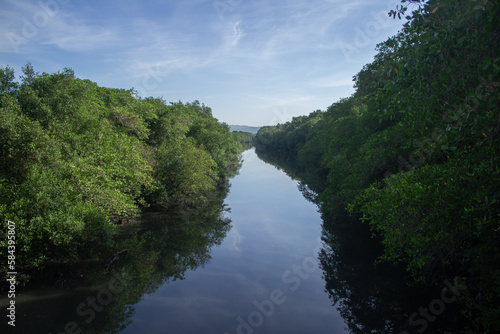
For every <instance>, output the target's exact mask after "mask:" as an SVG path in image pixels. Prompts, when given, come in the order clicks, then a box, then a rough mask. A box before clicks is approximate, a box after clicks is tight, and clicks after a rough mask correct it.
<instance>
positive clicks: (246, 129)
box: [229, 125, 260, 134]
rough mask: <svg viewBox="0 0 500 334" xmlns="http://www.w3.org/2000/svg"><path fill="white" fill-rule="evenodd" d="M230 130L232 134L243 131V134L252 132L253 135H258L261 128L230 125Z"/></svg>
mask: <svg viewBox="0 0 500 334" xmlns="http://www.w3.org/2000/svg"><path fill="white" fill-rule="evenodd" d="M229 128H230V129H231V132H234V131H242V132H250V133H253V134H257V131H259V129H260V126H247V125H229Z"/></svg>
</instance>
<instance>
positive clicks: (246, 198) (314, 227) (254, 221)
mask: <svg viewBox="0 0 500 334" xmlns="http://www.w3.org/2000/svg"><path fill="white" fill-rule="evenodd" d="M243 159H244V162H243V165H242V168H241V170H240V172H239V174H238V175H236V176H235V177H234V178H232V179H231V187H230V191H229V193H228V194H223V196H222V197H221V198H220V199H219V200H214V202H213V203H208V204H207V205H205V207H204V208H203V209H200V210H184V211H182V210H181V211H177V212H175V211H174V212H170V213H169V214H165V213H162V212H154V211H151V212H147V213H145V214H144V215H143V217H142V224H136V225H132V226H131V227H129V228H128V229H129V230H130V231H129V232H128V233H124V235H125V236H124V237H122V239H123V240H119V241H118V246H119V247H118V249H122V251H121V252H117V253H116V254H115V255H113V256H112V257H111V260H110V261H109V262H108V261H104V262H106V263H107V264H106V263H104V264H103V263H102V261H101V262H100V263H84V264H80V265H79V266H78V267H77V268H76V269H75V268H72V269H71V270H70V269H64V270H63V269H60V268H59V272H60V273H59V274H60V277H61V278H60V279H57V280H55V282H54V280H53V279H46V280H45V283H38V285H37V287H36V288H34V287H33V286H31V283H29V284H28V286H27V287H26V288H25V289H24V290H21V289H20V288H19V290H20V291H22V292H21V293H20V294H19V295H18V296H17V298H16V305H17V311H16V316H17V319H16V323H17V325H16V327H15V328H12V327H10V328H8V331H7V333H44V334H60V333H64V334H80V333H123V334H136V333H148V334H156V333H158V334H160V333H161V334H164V333H175V334H194V333H196V334H198V333H203V334H241V333H243V334H251V333H255V334H258V333H260V334H266V333H273V334H276V333H287V334H294V333H295V334H303V333H314V334H341V333H348V332H350V333H388V332H392V333H399V330H400V329H405V330H409V329H408V328H410V327H411V326H409V325H408V315H409V314H411V312H413V311H415V310H417V309H418V307H419V306H420V305H425V304H426V303H428V302H429V300H430V299H429V298H430V297H428V296H425V295H423V294H422V293H421V292H420V290H415V289H409V288H407V287H406V286H405V280H404V278H402V277H401V276H400V274H401V273H403V274H404V272H401V271H398V270H396V271H394V270H393V269H394V268H391V267H384V266H378V267H377V268H375V266H374V265H373V263H374V261H375V259H376V257H377V252H376V251H373V249H376V248H377V242H376V241H373V239H371V238H370V233H369V231H367V229H366V228H363V227H361V226H360V224H355V223H349V224H347V223H346V224H339V223H337V224H335V225H331V226H334V227H328V226H329V224H328V223H326V222H323V221H322V219H321V215H320V213H319V212H318V207H317V206H316V205H315V204H313V203H312V202H310V201H308V200H307V199H306V198H305V197H304V195H303V193H302V192H301V191H300V189H302V190H303V189H304V186H303V185H302V184H300V183H299V182H298V181H295V180H293V179H292V178H290V177H289V176H288V175H287V174H285V173H284V172H283V171H281V170H279V169H278V168H276V167H274V166H273V165H271V164H268V163H265V162H264V161H262V160H261V159H259V158H258V156H257V155H256V153H255V150H254V149H251V150H248V151H246V152H244V153H243ZM226 195H227V196H226ZM225 196H226V197H225ZM224 197H225V198H224ZM125 230H127V229H125ZM66 271H68V272H66ZM39 281H41V282H44V280H43V277H42V279H40V280H39ZM30 286H31V287H30ZM430 292H431V297H432V296H436V295H437V292H436V291H430ZM5 301H6V299H5V298H3V297H2V299H0V306H1V307H2V308H4V307H6V304H5ZM332 304H335V305H332ZM4 325H5V322H3V323H2V326H4ZM388 328H392V330H391V331H388ZM413 329H415V328H413ZM396 330H398V331H396ZM4 332H5V331H2V333H4Z"/></svg>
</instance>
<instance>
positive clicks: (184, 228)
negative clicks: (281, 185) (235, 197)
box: [1, 193, 231, 334]
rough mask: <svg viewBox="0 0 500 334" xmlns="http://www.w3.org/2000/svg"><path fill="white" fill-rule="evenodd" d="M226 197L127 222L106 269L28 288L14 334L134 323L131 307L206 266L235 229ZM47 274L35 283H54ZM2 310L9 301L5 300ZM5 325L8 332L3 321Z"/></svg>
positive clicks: (112, 329) (104, 329)
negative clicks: (162, 287) (191, 271)
mask: <svg viewBox="0 0 500 334" xmlns="http://www.w3.org/2000/svg"><path fill="white" fill-rule="evenodd" d="M225 195H226V193H221V194H219V196H218V197H217V198H213V199H212V200H211V201H210V202H208V203H205V205H204V206H203V207H201V208H198V209H182V210H172V211H170V212H169V213H168V214H166V213H164V212H160V211H149V212H147V213H145V214H144V215H143V216H142V218H141V220H142V223H141V224H130V225H128V226H126V227H124V228H123V231H122V233H121V234H120V235H119V236H118V237H117V239H118V240H117V249H118V251H117V252H116V253H114V254H112V256H111V257H110V259H109V261H108V260H106V261H104V263H103V262H101V263H83V264H80V265H79V266H78V268H74V267H67V268H63V267H58V268H52V270H51V272H52V273H53V272H57V274H56V277H59V279H56V282H57V284H53V283H50V285H48V286H39V287H37V288H36V289H34V288H33V285H31V286H32V288H31V289H29V290H28V289H26V291H24V292H23V293H20V294H19V295H18V296H17V298H16V306H17V321H16V327H10V326H9V328H5V330H2V332H4V333H5V332H9V333H53V334H56V333H75V334H76V333H119V332H122V331H123V330H124V329H125V328H126V327H127V326H128V325H129V324H130V323H131V322H132V317H133V316H134V312H135V309H134V305H135V304H137V303H138V302H139V301H140V300H141V298H142V297H143V295H145V294H151V293H153V292H154V291H156V290H157V289H158V288H159V287H160V286H162V285H164V284H168V283H169V282H171V281H176V280H182V279H184V276H185V273H186V271H189V270H195V269H196V268H199V267H203V266H204V265H205V264H207V263H208V262H209V261H210V259H211V256H210V251H211V249H212V247H213V246H214V245H219V244H220V243H221V242H222V240H223V239H224V237H225V236H226V233H227V232H228V231H229V229H230V223H231V221H230V219H228V218H227V217H224V215H223V213H224V212H225V211H226V209H225V207H224V206H223V199H224V197H225ZM44 276H45V277H43V276H41V277H33V279H32V281H33V282H36V281H38V282H47V283H48V282H53V281H54V277H53V275H51V274H48V273H47V271H45V273H44ZM1 303H2V305H1V306H2V307H3V306H6V299H4V298H2V300H1ZM1 326H6V324H5V322H4V321H2V325H1Z"/></svg>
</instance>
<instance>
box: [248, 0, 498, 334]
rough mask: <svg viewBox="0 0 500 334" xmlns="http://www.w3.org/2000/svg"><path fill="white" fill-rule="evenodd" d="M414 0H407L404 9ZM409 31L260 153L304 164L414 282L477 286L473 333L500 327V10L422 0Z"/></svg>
mask: <svg viewBox="0 0 500 334" xmlns="http://www.w3.org/2000/svg"><path fill="white" fill-rule="evenodd" d="M405 2H408V1H403V4H404V3H405ZM411 3H412V4H416V5H418V8H417V9H415V10H414V11H412V12H411V13H410V12H408V10H407V8H406V7H405V6H404V5H402V6H400V7H398V9H397V10H395V11H392V12H391V14H392V15H393V16H395V17H396V16H405V15H406V16H407V19H408V22H407V23H405V24H404V26H403V28H402V30H401V31H400V32H399V33H398V34H397V35H395V36H393V37H391V38H389V39H388V40H387V41H385V42H383V43H380V44H379V45H378V46H377V51H378V54H377V55H376V56H375V59H374V61H373V62H372V63H370V64H367V65H365V66H364V67H363V68H362V70H361V71H360V72H359V73H358V74H357V75H356V76H355V77H354V83H355V88H356V91H355V93H354V94H353V95H352V96H350V97H348V98H344V99H341V100H339V101H337V102H336V103H333V104H332V105H331V106H330V107H328V109H327V110H326V111H321V110H317V111H314V112H312V113H311V114H309V115H308V116H301V117H295V118H293V120H292V121H290V122H288V123H285V124H279V125H277V126H270V127H263V128H262V129H260V131H259V132H258V134H257V136H256V138H255V145H256V147H257V150H258V152H259V151H260V152H265V153H266V154H267V155H269V154H272V155H275V156H276V157H281V158H280V159H281V160H282V161H286V163H287V164H289V161H293V164H294V165H295V166H296V167H297V168H299V169H300V170H302V175H303V176H304V181H305V182H306V183H307V184H308V185H309V187H310V188H312V189H313V190H315V191H316V192H317V193H318V195H319V196H318V199H319V203H320V207H321V212H322V214H323V216H324V217H328V218H329V220H333V221H335V220H337V221H340V220H342V217H343V216H344V214H345V213H350V214H351V215H355V216H359V217H360V219H361V220H362V221H363V222H365V223H367V224H369V226H370V228H371V230H372V232H373V234H374V235H375V236H376V237H377V238H380V240H381V243H382V245H383V246H384V249H385V251H384V255H383V256H382V258H381V259H380V261H388V262H397V263H404V264H405V265H406V266H407V269H408V270H409V271H410V272H411V273H412V275H413V277H414V279H415V280H416V281H419V282H426V283H427V284H431V285H438V286H442V284H443V283H442V282H443V280H444V279H451V280H453V279H454V280H458V281H460V282H464V284H465V285H466V286H467V293H464V294H463V295H462V296H461V301H462V302H463V303H464V305H465V306H464V308H463V312H464V316H466V317H467V318H468V319H470V324H471V326H470V328H464V329H463V332H464V333H476V332H477V331H478V330H479V331H480V332H482V333H493V332H495V331H496V330H497V328H498V327H499V325H500V323H499V317H498V315H499V314H500V308H499V305H500V304H499V303H498V301H499V299H498V296H499V295H500V288H499V287H500V267H499V266H498V264H499V263H500V110H499V97H500V95H499V94H498V87H499V86H500V76H499V74H500V55H499V53H498V45H499V44H500V29H499V27H500V22H499V18H500V15H499V14H500V5H499V3H498V1H493V0H470V1H451V0H430V1H411Z"/></svg>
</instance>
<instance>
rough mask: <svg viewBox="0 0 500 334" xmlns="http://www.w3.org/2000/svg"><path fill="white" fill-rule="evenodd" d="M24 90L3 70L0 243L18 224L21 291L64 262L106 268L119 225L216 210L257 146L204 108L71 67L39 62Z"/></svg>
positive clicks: (0, 251)
mask: <svg viewBox="0 0 500 334" xmlns="http://www.w3.org/2000/svg"><path fill="white" fill-rule="evenodd" d="M20 79H21V80H20V82H17V81H16V80H15V75H14V70H13V69H12V68H10V67H9V66H6V67H4V68H0V155H1V159H0V219H1V221H2V225H1V230H0V233H1V234H2V235H5V236H6V235H7V232H8V226H7V222H8V221H12V222H14V223H15V226H16V231H15V232H16V234H15V238H16V240H15V245H16V249H15V259H16V262H15V263H16V269H17V270H19V274H18V275H17V279H18V281H19V282H18V283H23V284H24V283H26V282H27V281H28V280H29V275H28V274H27V273H28V272H33V271H36V270H37V269H42V268H44V267H45V266H51V267H53V266H54V264H57V263H66V264H67V263H80V262H82V261H92V260H101V261H104V262H105V261H106V259H107V258H109V254H113V253H114V252H117V251H120V249H117V248H116V247H117V241H116V238H117V235H119V231H120V229H119V226H121V225H125V224H124V223H125V222H129V221H131V220H134V219H135V218H136V217H138V215H139V214H140V213H141V212H142V211H144V210H146V209H147V208H150V209H152V208H154V209H156V210H158V209H161V210H168V209H169V208H171V207H173V206H175V207H181V208H183V207H185V208H186V209H189V208H193V207H199V206H203V205H205V204H207V203H208V202H210V201H211V198H212V197H214V196H215V197H217V196H218V195H216V194H215V193H219V192H220V190H221V189H223V188H225V187H228V178H229V177H231V176H232V175H234V174H236V173H237V172H238V169H239V167H240V165H241V161H240V153H241V152H242V151H243V149H244V145H248V142H251V140H252V137H253V135H252V134H245V133H238V134H233V133H231V132H230V129H229V126H228V125H227V124H225V123H220V122H219V121H218V120H217V119H216V118H214V117H213V115H212V111H211V109H210V108H209V107H207V106H205V105H204V104H200V103H199V102H198V101H194V102H191V103H182V102H171V103H167V102H166V101H165V100H163V99H161V98H154V97H147V98H141V97H138V96H137V94H136V92H135V91H134V90H132V89H131V90H124V89H113V88H104V87H99V86H98V85H97V84H96V83H94V82H92V81H90V80H83V79H79V78H77V77H76V76H75V74H74V72H73V70H71V69H68V68H65V69H64V70H63V71H61V72H57V73H53V74H48V73H41V74H40V73H36V72H35V70H34V69H33V67H32V66H31V64H30V63H28V64H27V65H26V66H25V67H23V75H22V76H21V77H20ZM1 240H2V241H1V242H0V258H1V259H2V263H7V258H8V253H7V250H8V247H7V242H8V240H7V238H6V237H5V238H2V239H1ZM11 271H13V270H11ZM6 272H7V269H6V266H3V267H2V271H1V273H2V277H4V276H5V275H6Z"/></svg>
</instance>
